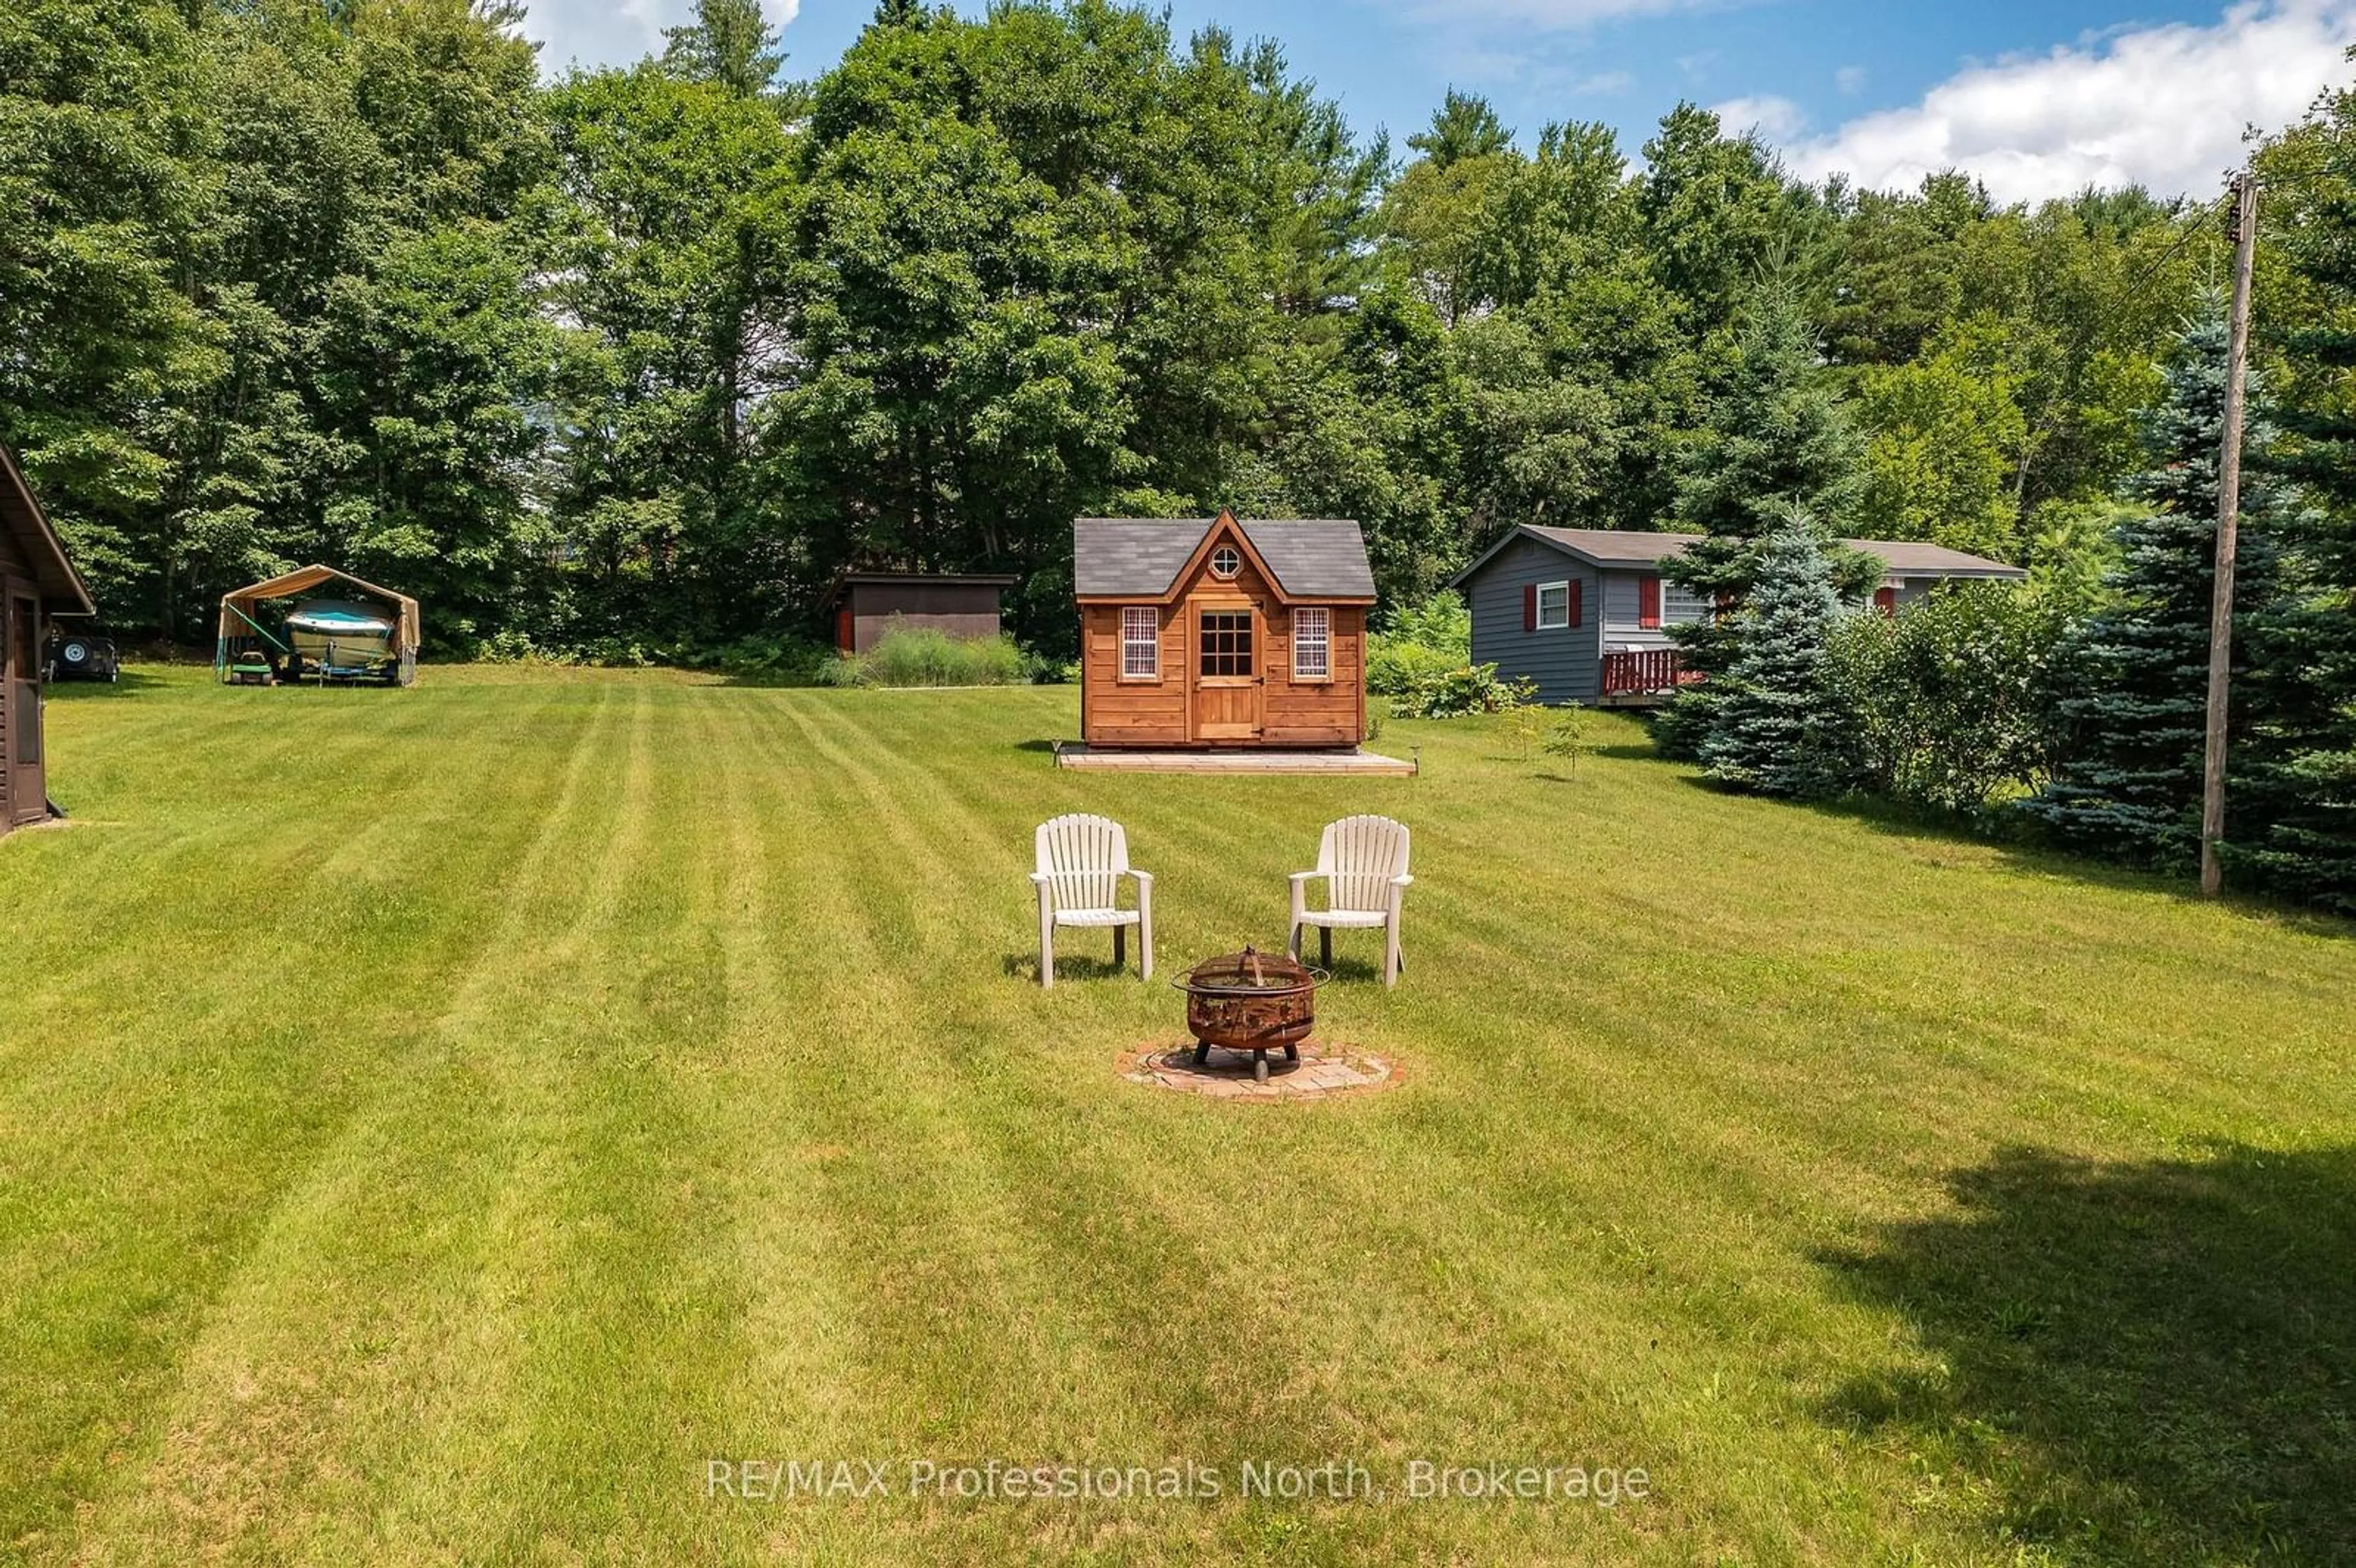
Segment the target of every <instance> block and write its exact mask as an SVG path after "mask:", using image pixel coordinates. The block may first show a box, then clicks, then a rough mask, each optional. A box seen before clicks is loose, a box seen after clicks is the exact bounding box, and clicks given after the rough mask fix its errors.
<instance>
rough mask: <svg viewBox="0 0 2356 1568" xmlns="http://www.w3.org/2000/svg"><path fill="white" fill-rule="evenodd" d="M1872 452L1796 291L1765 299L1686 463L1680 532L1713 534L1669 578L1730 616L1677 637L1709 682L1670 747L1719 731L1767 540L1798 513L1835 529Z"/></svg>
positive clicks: (1669, 736)
mask: <svg viewBox="0 0 2356 1568" xmlns="http://www.w3.org/2000/svg"><path fill="white" fill-rule="evenodd" d="M1863 450H1864V449H1863V447H1862V446H1861V444H1860V443H1859V442H1858V438H1857V434H1856V432H1855V431H1853V430H1852V429H1851V428H1850V426H1849V422H1848V419H1847V415H1846V414H1845V413H1844V412H1843V411H1842V408H1841V404H1840V402H1839V400H1838V399H1837V398H1836V397H1835V396H1834V393H1833V390H1832V388H1831V386H1830V385H1829V383H1828V382H1827V380H1826V377H1825V374H1824V371H1823V369H1822V368H1821V366H1820V365H1819V363H1818V354H1817V347H1816V339H1815V330H1814V329H1813V328H1812V327H1811V326H1810V325H1808V321H1807V318H1806V316H1805V315H1804V314H1803V313H1802V311H1801V309H1800V304H1799V301H1798V299H1797V297H1796V296H1795V295H1794V293H1792V292H1791V291H1790V290H1789V289H1787V288H1783V287H1781V286H1776V287H1771V288H1770V289H1768V290H1767V291H1766V292H1765V293H1763V294H1762V296H1761V297H1760V300H1759V304H1758V306H1757V308H1756V310H1755V312H1754V313H1753V315H1752V317H1751V322H1750V324H1749V325H1748V326H1746V327H1745V329H1744V330H1743V332H1742V335H1741V336H1740V339H1739V340H1738V342H1737V343H1736V345H1735V347H1734V352H1733V356H1732V359H1731V362H1730V365H1729V368H1728V370H1727V377H1726V380H1725V382H1724V384H1723V385H1722V386H1721V387H1720V389H1719V392H1718V394H1717V396H1716V397H1715V398H1713V399H1712V400H1711V401H1710V404H1709V408H1708V419H1707V421H1706V422H1705V424H1704V426H1703V428H1702V429H1701V430H1700V431H1699V432H1697V433H1696V438H1695V440H1694V442H1693V444H1692V445H1691V446H1690V447H1689V448H1688V449H1687V452H1686V453H1685V455H1684V460H1683V462H1682V463H1681V464H1680V465H1679V475H1678V481H1677V491H1676V508H1675V517H1674V521H1675V525H1676V527H1677V528H1680V529H1683V530H1686V531H1688V532H1696V533H1700V534H1702V535H1704V536H1706V537H1704V538H1703V539H1699V540H1697V541H1696V542H1695V543H1694V544H1692V545H1691V546H1689V547H1688V548H1687V549H1686V551H1685V552H1684V554H1683V555H1681V556H1679V557H1676V558H1675V559H1673V560H1670V561H1668V562H1667V563H1666V564H1665V566H1664V568H1663V575H1664V576H1665V577H1667V578H1668V580H1669V581H1672V582H1675V583H1676V584H1678V585H1679V586H1680V587H1683V588H1685V589H1687V590H1688V591H1689V592H1693V593H1694V594H1696V595H1697V596H1698V597H1700V598H1701V599H1702V600H1703V601H1704V602H1705V603H1715V604H1717V605H1719V607H1720V610H1719V614H1718V615H1717V616H1716V617H1715V618H1714V619H1710V618H1705V619H1704V620H1701V621H1697V622H1694V623H1692V624H1687V625H1683V626H1679V627H1678V628H1676V639H1677V646H1678V650H1679V652H1678V659H1679V663H1680V665H1681V667H1683V668H1685V669H1687V670H1690V671H1694V672H1697V673H1698V674H1700V675H1702V676H1703V677H1708V678H1707V679H1705V680H1704V681H1703V682H1702V683H1701V684H1698V685H1695V686H1688V687H1686V688H1683V689H1682V690H1680V691H1679V693H1678V695H1677V699H1676V701H1675V702H1674V703H1672V704H1671V705H1670V706H1669V708H1668V709H1666V710H1665V712H1664V713H1663V714H1662V716H1661V726H1660V741H1661V744H1662V748H1663V749H1664V750H1665V751H1666V752H1669V754H1671V755H1677V756H1688V757H1690V756H1693V755H1696V754H1697V747H1698V746H1699V745H1700V743H1701V741H1702V740H1703V739H1704V738H1705V737H1706V736H1708V734H1709V733H1710V732H1711V731H1712V729H1713V727H1714V725H1713V721H1712V719H1711V712H1712V709H1715V708H1716V706H1717V704H1718V701H1719V696H1720V692H1719V690H1716V689H1713V684H1714V682H1715V681H1716V680H1717V677H1722V676H1724V675H1725V674H1726V673H1727V672H1728V671H1729V670H1730V669H1731V668H1732V667H1733V665H1734V661H1735V659H1736V657H1737V656H1739V653H1740V633H1739V629H1738V628H1739V624H1740V615H1739V612H1740V609H1741V608H1742V605H1743V603H1744V600H1745V599H1746V597H1747V596H1748V595H1749V593H1750V592H1751V578H1752V575H1753V574H1754V573H1755V572H1756V571H1757V570H1758V566H1759V556H1760V541H1761V540H1762V538H1763V537H1764V536H1766V535H1767V534H1768V533H1770V532H1772V531H1774V530H1775V529H1776V528H1778V527H1779V526H1780V525H1781V524H1782V522H1783V519H1784V518H1785V517H1788V516H1789V514H1790V513H1791V511H1792V509H1793V508H1794V507H1800V508H1803V509H1804V510H1805V511H1806V512H1807V513H1808V514H1809V515H1810V516H1811V517H1814V518H1815V519H1816V520H1817V521H1818V522H1820V523H1822V524H1824V525H1825V526H1826V527H1828V528H1838V527H1839V526H1840V525H1841V524H1842V523H1843V522H1845V521H1846V520H1847V517H1848V516H1849V513H1850V511H1851V509H1852V508H1853V507H1854V506H1855V504H1856V501H1857V498H1858V494H1859V488H1860V485H1861V484H1862V482H1863V468H1862V462H1863Z"/></svg>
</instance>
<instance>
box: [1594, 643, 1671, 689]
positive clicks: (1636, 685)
mask: <svg viewBox="0 0 2356 1568" xmlns="http://www.w3.org/2000/svg"><path fill="white" fill-rule="evenodd" d="M1680 678H1681V677H1680V676H1679V674H1678V671H1677V650H1676V649H1675V648H1645V649H1643V650H1641V651H1639V652H1636V653H1627V654H1605V655H1604V656H1603V695H1604V696H1606V697H1633V696H1639V695H1642V694H1644V693H1646V692H1653V691H1674V690H1676V687H1677V684H1678V681H1679V679H1680Z"/></svg>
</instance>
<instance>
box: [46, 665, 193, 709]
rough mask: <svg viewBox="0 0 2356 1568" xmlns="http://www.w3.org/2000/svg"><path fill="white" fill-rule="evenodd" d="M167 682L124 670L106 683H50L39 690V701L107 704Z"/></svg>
mask: <svg viewBox="0 0 2356 1568" xmlns="http://www.w3.org/2000/svg"><path fill="white" fill-rule="evenodd" d="M169 684H170V683H169V682H167V681H166V680H164V679H162V678H161V677H156V676H152V675H148V674H145V673H144V672H143V671H140V670H136V669H133V668H130V667H124V668H123V669H122V670H121V671H120V672H118V673H117V675H116V676H115V678H114V679H112V680H111V681H106V680H52V681H47V682H44V683H43V685H42V687H41V696H42V699H44V700H46V701H49V702H108V701H112V700H116V699H121V698H125V697H136V696H138V695H139V694H140V693H141V692H143V691H152V690H154V689H155V688H157V687H159V686H166V685H169Z"/></svg>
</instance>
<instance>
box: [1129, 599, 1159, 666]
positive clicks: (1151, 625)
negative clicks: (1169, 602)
mask: <svg viewBox="0 0 2356 1568" xmlns="http://www.w3.org/2000/svg"><path fill="white" fill-rule="evenodd" d="M1120 678H1121V679H1123V680H1160V679H1161V678H1162V616H1161V614H1160V613H1159V612H1157V611H1156V610H1155V609H1154V608H1153V606H1152V605H1151V604H1124V605H1122V606H1121V607H1120Z"/></svg>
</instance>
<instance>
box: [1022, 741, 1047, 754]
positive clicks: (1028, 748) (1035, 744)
mask: <svg viewBox="0 0 2356 1568" xmlns="http://www.w3.org/2000/svg"><path fill="white" fill-rule="evenodd" d="M1014 749H1015V750H1016V751H1018V752H1052V751H1054V750H1055V741H1015V742H1014Z"/></svg>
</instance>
